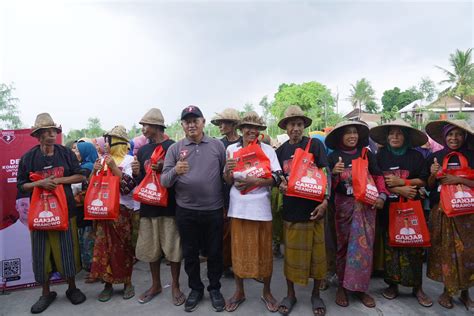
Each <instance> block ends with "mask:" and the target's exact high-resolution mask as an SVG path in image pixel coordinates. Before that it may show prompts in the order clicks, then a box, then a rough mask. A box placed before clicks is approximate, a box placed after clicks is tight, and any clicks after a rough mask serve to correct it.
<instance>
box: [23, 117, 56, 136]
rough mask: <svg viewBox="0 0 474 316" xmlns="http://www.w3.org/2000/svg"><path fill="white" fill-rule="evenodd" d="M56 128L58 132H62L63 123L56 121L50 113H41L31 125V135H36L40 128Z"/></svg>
mask: <svg viewBox="0 0 474 316" xmlns="http://www.w3.org/2000/svg"><path fill="white" fill-rule="evenodd" d="M48 128H54V129H56V131H57V132H58V133H61V131H62V127H61V125H57V124H56V123H54V121H53V118H52V117H51V115H50V114H49V113H40V114H38V116H36V120H35V125H33V126H32V127H31V131H30V135H31V136H35V135H36V133H37V132H38V131H39V130H42V129H48Z"/></svg>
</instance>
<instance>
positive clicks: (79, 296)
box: [66, 288, 86, 305]
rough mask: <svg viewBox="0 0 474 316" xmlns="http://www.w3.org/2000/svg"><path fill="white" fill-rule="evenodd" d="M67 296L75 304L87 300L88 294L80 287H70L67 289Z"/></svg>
mask: <svg viewBox="0 0 474 316" xmlns="http://www.w3.org/2000/svg"><path fill="white" fill-rule="evenodd" d="M66 297H67V298H68V299H69V300H70V301H71V303H72V304H73V305H78V304H81V303H83V302H84V301H85V300H86V296H85V295H84V293H82V292H81V290H79V289H78V288H73V289H68V290H67V291H66Z"/></svg>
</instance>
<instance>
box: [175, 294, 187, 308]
mask: <svg viewBox="0 0 474 316" xmlns="http://www.w3.org/2000/svg"><path fill="white" fill-rule="evenodd" d="M179 293H180V294H179V295H178V296H173V304H174V305H175V306H181V305H183V304H184V302H185V301H186V295H184V293H183V292H179Z"/></svg>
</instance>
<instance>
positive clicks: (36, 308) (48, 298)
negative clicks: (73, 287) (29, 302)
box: [31, 292, 58, 314]
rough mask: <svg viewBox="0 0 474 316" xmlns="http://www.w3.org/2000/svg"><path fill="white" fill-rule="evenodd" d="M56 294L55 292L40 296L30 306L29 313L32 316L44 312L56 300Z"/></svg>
mask: <svg viewBox="0 0 474 316" xmlns="http://www.w3.org/2000/svg"><path fill="white" fill-rule="evenodd" d="M56 296H58V294H57V293H56V292H49V294H48V295H43V296H41V297H40V298H39V299H38V301H36V303H34V304H33V306H31V313H32V314H39V313H42V312H44V311H45V310H46V309H47V308H48V307H49V305H51V303H52V302H53V301H54V300H55V299H56Z"/></svg>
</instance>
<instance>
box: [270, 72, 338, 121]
mask: <svg viewBox="0 0 474 316" xmlns="http://www.w3.org/2000/svg"><path fill="white" fill-rule="evenodd" d="M290 105H298V106H300V107H301V109H302V110H303V111H305V112H306V115H308V116H309V117H311V119H312V120H313V124H312V126H311V129H313V130H314V129H321V128H323V127H324V126H325V125H332V122H333V121H337V120H338V116H337V115H336V114H335V113H334V98H333V97H332V95H331V90H329V89H328V88H326V86H324V85H323V84H321V83H319V82H316V81H310V82H304V83H302V84H295V83H291V84H286V83H283V84H281V85H280V86H279V88H278V91H277V93H275V101H274V102H273V103H272V105H271V107H270V112H271V114H272V115H273V117H274V118H275V120H276V121H279V120H280V119H281V118H282V117H283V115H284V113H285V110H286V109H287V108H288V106H290Z"/></svg>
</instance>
